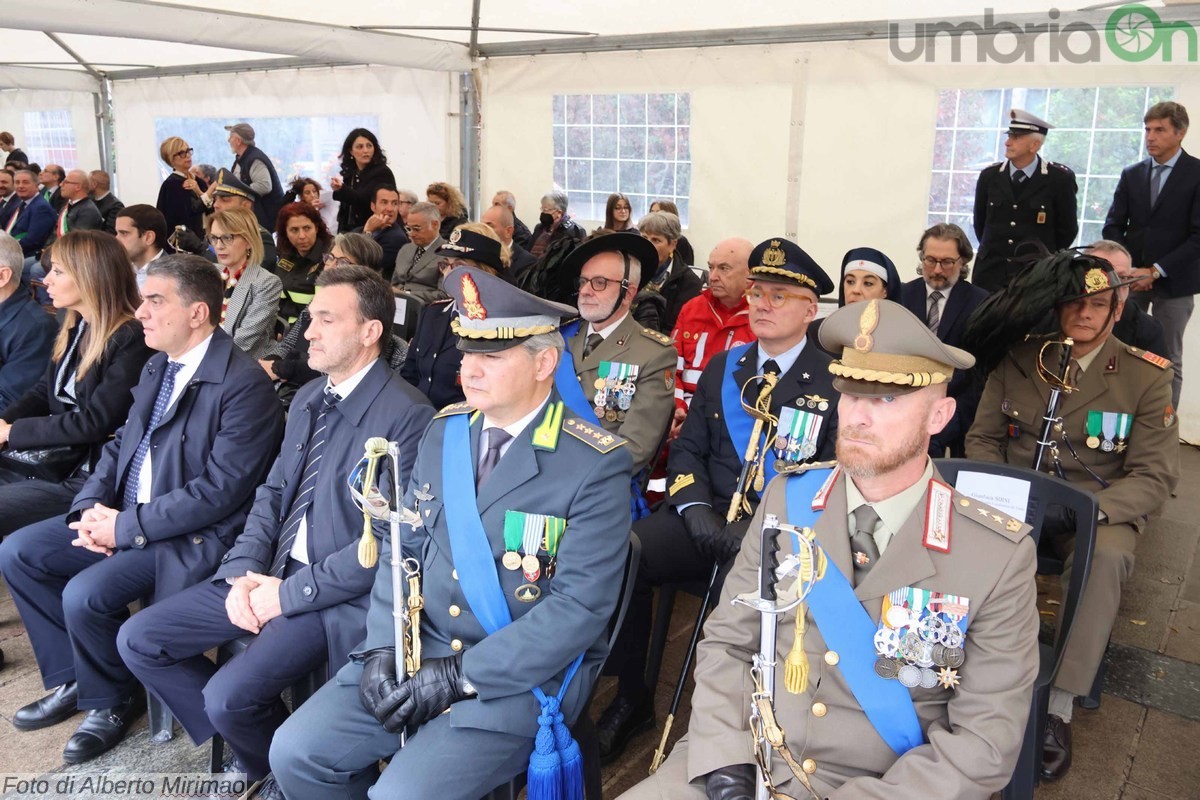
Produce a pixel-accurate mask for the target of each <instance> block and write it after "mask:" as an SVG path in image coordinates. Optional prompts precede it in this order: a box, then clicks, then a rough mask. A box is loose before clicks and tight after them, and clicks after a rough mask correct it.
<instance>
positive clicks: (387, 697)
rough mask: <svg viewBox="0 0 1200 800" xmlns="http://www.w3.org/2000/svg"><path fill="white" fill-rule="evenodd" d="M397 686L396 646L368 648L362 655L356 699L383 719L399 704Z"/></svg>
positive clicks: (375, 715) (376, 716)
mask: <svg viewBox="0 0 1200 800" xmlns="http://www.w3.org/2000/svg"><path fill="white" fill-rule="evenodd" d="M397 688H398V684H397V683H396V648H394V647H378V648H376V649H374V650H368V651H367V652H366V653H365V654H364V656H363V672H362V677H361V678H359V680H358V699H359V701H360V702H361V703H362V706H363V708H365V709H366V710H367V711H369V712H371V714H372V715H373V716H374V717H375V718H376V719H378V720H380V721H383V720H384V719H386V718H387V717H388V716H389V715H390V714H391V713H392V712H394V711H395V710H396V707H397V706H399V705H400V700H399V699H398V698H397V697H396V689H397Z"/></svg>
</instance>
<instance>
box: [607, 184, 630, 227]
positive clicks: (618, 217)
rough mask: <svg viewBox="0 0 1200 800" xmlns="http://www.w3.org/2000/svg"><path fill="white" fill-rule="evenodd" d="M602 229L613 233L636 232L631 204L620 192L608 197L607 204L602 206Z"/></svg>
mask: <svg viewBox="0 0 1200 800" xmlns="http://www.w3.org/2000/svg"><path fill="white" fill-rule="evenodd" d="M604 228H605V229H606V230H609V231H612V232H613V233H618V232H620V231H629V232H630V233H637V232H638V228H637V225H634V224H633V204H632V203H630V202H629V198H628V197H626V196H625V195H623V194H621V193H620V192H613V193H612V194H610V195H609V196H608V203H607V204H605V206H604Z"/></svg>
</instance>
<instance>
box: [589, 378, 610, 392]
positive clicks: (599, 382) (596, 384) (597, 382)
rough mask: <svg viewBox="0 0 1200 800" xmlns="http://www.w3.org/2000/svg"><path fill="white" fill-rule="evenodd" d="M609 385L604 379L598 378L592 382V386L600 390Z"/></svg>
mask: <svg viewBox="0 0 1200 800" xmlns="http://www.w3.org/2000/svg"><path fill="white" fill-rule="evenodd" d="M607 383H608V381H606V380H604V378H596V380H594V381H592V386H594V387H596V389H597V390H599V389H603V388H604V386H605V385H606V384H607Z"/></svg>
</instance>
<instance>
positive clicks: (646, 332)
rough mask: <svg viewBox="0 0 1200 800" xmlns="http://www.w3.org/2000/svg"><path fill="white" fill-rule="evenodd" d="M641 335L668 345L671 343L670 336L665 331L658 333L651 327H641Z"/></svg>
mask: <svg viewBox="0 0 1200 800" xmlns="http://www.w3.org/2000/svg"><path fill="white" fill-rule="evenodd" d="M642 336H645V337H646V338H647V339H652V340H653V341H656V342H658V343H659V344H663V345H667V346H668V347H670V345H671V337H670V336H667V335H666V334H665V333H659V332H658V331H656V330H654V329H653V328H642Z"/></svg>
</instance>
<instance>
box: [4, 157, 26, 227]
mask: <svg viewBox="0 0 1200 800" xmlns="http://www.w3.org/2000/svg"><path fill="white" fill-rule="evenodd" d="M15 171H16V170H13V172H15ZM19 205H21V199H20V198H19V197H17V192H16V190H15V189H14V188H13V173H12V172H9V171H8V170H6V169H0V228H3V227H4V226H5V225H7V224H8V221H9V220H10V219H11V218H12V215H13V214H15V213H16V212H17V206H19Z"/></svg>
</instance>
